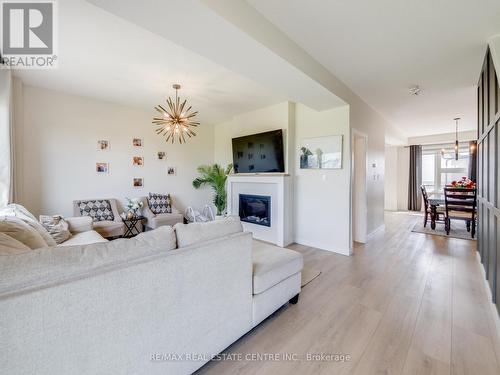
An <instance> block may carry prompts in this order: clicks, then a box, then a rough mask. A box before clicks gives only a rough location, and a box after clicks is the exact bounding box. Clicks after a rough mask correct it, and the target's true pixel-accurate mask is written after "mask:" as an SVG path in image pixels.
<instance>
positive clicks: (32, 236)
mask: <svg viewBox="0 0 500 375" xmlns="http://www.w3.org/2000/svg"><path fill="white" fill-rule="evenodd" d="M0 233H5V234H7V235H9V236H11V237H12V238H14V239H15V240H18V241H19V242H22V243H23V244H25V245H26V246H28V247H29V248H30V249H39V248H42V247H47V242H45V240H44V239H43V237H42V236H41V235H40V233H38V231H37V230H35V229H34V228H33V227H31V226H30V225H28V224H27V223H25V222H24V221H23V220H21V219H19V218H17V217H14V216H3V217H0Z"/></svg>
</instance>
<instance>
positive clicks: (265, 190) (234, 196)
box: [227, 173, 293, 247]
mask: <svg viewBox="0 0 500 375" xmlns="http://www.w3.org/2000/svg"><path fill="white" fill-rule="evenodd" d="M240 194H251V195H265V196H270V197H271V226H270V227H266V226H262V225H258V224H253V223H246V222H242V224H243V228H244V229H245V230H246V231H249V232H252V233H253V236H254V238H256V239H259V240H263V241H267V242H271V243H274V244H276V245H278V246H281V247H285V246H287V245H289V244H291V243H292V242H293V240H292V221H291V218H292V196H293V194H292V191H291V183H290V176H289V175H288V174H284V173H266V174H233V175H229V176H228V178H227V196H228V202H227V211H228V213H229V214H230V215H237V216H239V202H240V198H239V197H240Z"/></svg>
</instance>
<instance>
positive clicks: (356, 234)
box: [351, 129, 368, 243]
mask: <svg viewBox="0 0 500 375" xmlns="http://www.w3.org/2000/svg"><path fill="white" fill-rule="evenodd" d="M367 144H368V137H367V136H366V135H365V134H363V133H361V132H359V131H357V130H354V129H353V131H352V147H353V150H352V157H353V162H352V192H351V194H352V240H353V241H355V242H361V243H366V238H367V216H368V208H367V201H366V151H367V150H366V149H367Z"/></svg>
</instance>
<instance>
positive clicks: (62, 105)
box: [15, 84, 214, 215]
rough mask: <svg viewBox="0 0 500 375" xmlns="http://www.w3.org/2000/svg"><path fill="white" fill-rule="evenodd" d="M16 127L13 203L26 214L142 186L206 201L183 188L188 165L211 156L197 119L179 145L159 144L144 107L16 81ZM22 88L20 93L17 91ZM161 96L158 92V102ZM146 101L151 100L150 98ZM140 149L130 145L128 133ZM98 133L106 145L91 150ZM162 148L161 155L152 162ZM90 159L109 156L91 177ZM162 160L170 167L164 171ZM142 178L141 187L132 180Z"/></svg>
mask: <svg viewBox="0 0 500 375" xmlns="http://www.w3.org/2000/svg"><path fill="white" fill-rule="evenodd" d="M15 87H16V91H17V92H16V93H15V97H16V99H17V100H18V101H22V106H19V103H17V104H18V105H17V111H16V116H15V119H16V120H15V122H16V127H17V128H20V130H21V131H22V133H23V135H22V138H21V139H20V140H19V143H20V144H18V145H17V147H18V149H22V152H23V155H22V158H21V160H20V163H21V165H20V166H19V171H20V173H21V174H20V180H21V184H22V186H21V187H20V190H21V191H20V196H19V202H20V203H22V204H25V205H26V206H27V207H28V209H30V210H32V211H33V213H34V214H36V215H38V214H41V213H44V214H56V213H57V214H62V215H71V214H72V206H71V204H72V201H73V200H74V199H81V198H99V197H111V198H118V199H121V200H123V199H124V197H139V196H143V195H147V194H148V192H165V193H171V194H172V195H173V200H174V205H176V206H178V207H179V208H180V209H182V210H183V209H184V208H185V207H186V206H187V205H192V206H195V207H202V206H203V205H204V204H205V203H209V202H210V200H211V192H210V191H209V190H207V189H204V190H195V189H193V187H192V186H191V182H192V180H193V179H194V178H195V177H196V175H197V174H196V167H197V166H199V165H201V164H210V163H212V162H213V147H214V143H213V140H214V138H213V126H210V125H205V124H202V126H200V127H199V128H198V131H197V136H196V137H194V138H192V139H190V140H189V141H188V143H187V144H183V145H179V144H174V145H171V144H166V143H165V141H164V139H162V138H161V137H159V136H157V135H156V133H155V132H154V129H155V128H154V126H153V125H152V124H151V120H152V117H153V115H154V111H153V108H151V112H147V111H142V110H138V109H134V108H128V107H124V106H120V105H117V104H113V103H109V102H104V101H98V100H94V99H89V98H85V97H80V96H73V95H68V94H66V93H59V92H56V91H50V90H45V89H40V88H35V87H30V86H23V85H21V84H16V85H15ZM20 90H22V92H20ZM161 99H162V98H158V100H161ZM153 104H154V103H153ZM134 137H138V138H142V139H143V142H144V147H142V148H134V147H133V146H132V138H134ZM98 139H106V140H109V141H110V142H111V149H110V151H105V152H103V151H97V145H96V142H97V140H98ZM158 151H166V153H167V160H166V161H165V160H164V161H160V160H157V156H156V154H157V152H158ZM134 155H137V156H143V157H144V166H143V167H134V166H132V156H134ZM96 162H109V163H110V172H109V174H104V175H98V174H96V172H95V163H96ZM167 166H174V167H177V175H176V176H167V172H166V169H167ZM134 177H143V178H144V187H143V188H134V187H133V186H132V179H133V178H134Z"/></svg>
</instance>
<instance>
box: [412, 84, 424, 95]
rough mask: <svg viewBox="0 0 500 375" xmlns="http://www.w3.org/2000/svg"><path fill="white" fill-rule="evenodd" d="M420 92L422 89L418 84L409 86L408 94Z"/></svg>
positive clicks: (418, 93)
mask: <svg viewBox="0 0 500 375" xmlns="http://www.w3.org/2000/svg"><path fill="white" fill-rule="evenodd" d="M421 93H422V89H421V88H420V86H419V85H414V86H411V87H410V94H412V95H415V96H418V95H420V94H421Z"/></svg>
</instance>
